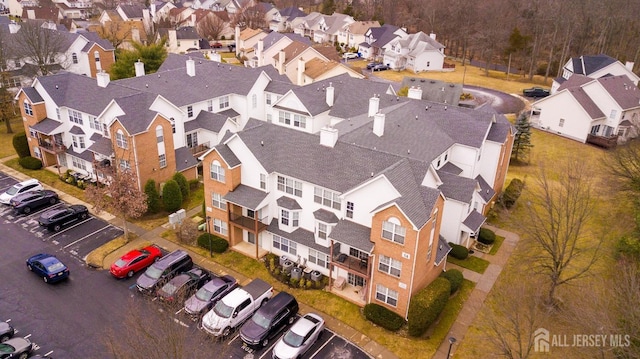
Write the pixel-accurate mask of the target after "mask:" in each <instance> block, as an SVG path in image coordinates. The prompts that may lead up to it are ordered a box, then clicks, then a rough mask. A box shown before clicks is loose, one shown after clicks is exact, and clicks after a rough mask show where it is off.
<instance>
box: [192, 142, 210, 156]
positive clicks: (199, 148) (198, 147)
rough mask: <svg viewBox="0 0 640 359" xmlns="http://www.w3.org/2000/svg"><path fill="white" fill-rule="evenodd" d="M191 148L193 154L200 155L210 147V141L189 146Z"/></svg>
mask: <svg viewBox="0 0 640 359" xmlns="http://www.w3.org/2000/svg"><path fill="white" fill-rule="evenodd" d="M189 149H191V154H192V155H194V156H199V155H201V154H203V153H204V152H206V151H207V150H208V149H209V142H205V143H201V144H199V145H195V146H193V147H189Z"/></svg>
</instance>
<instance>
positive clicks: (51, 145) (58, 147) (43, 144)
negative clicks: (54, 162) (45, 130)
mask: <svg viewBox="0 0 640 359" xmlns="http://www.w3.org/2000/svg"><path fill="white" fill-rule="evenodd" d="M38 146H39V147H40V149H42V150H45V151H47V152H51V153H60V152H64V151H66V150H67V146H65V145H64V144H63V143H62V142H58V141H51V140H49V139H42V138H38Z"/></svg>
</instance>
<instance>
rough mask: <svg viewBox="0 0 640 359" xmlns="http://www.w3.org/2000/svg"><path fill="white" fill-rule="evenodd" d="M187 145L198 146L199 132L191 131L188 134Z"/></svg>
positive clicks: (190, 146)
mask: <svg viewBox="0 0 640 359" xmlns="http://www.w3.org/2000/svg"><path fill="white" fill-rule="evenodd" d="M187 147H189V148H194V147H198V133H197V132H194V133H189V134H187Z"/></svg>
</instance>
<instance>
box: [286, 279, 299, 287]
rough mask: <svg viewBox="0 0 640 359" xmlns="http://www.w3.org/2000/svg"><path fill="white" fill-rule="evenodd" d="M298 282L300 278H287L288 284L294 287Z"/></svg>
mask: <svg viewBox="0 0 640 359" xmlns="http://www.w3.org/2000/svg"><path fill="white" fill-rule="evenodd" d="M299 283H300V279H297V278H291V279H289V285H290V286H292V287H294V288H295V287H297V286H298V284H299Z"/></svg>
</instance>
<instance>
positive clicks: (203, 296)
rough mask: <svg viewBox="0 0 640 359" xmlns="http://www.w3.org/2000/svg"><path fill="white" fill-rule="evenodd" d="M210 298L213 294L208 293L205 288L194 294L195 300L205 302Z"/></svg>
mask: <svg viewBox="0 0 640 359" xmlns="http://www.w3.org/2000/svg"><path fill="white" fill-rule="evenodd" d="M212 296H213V292H209V291H208V290H207V289H206V288H205V287H202V288H200V289H199V290H198V292H197V293H196V298H198V299H200V300H202V301H205V302H208V301H210V300H211V297H212Z"/></svg>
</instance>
